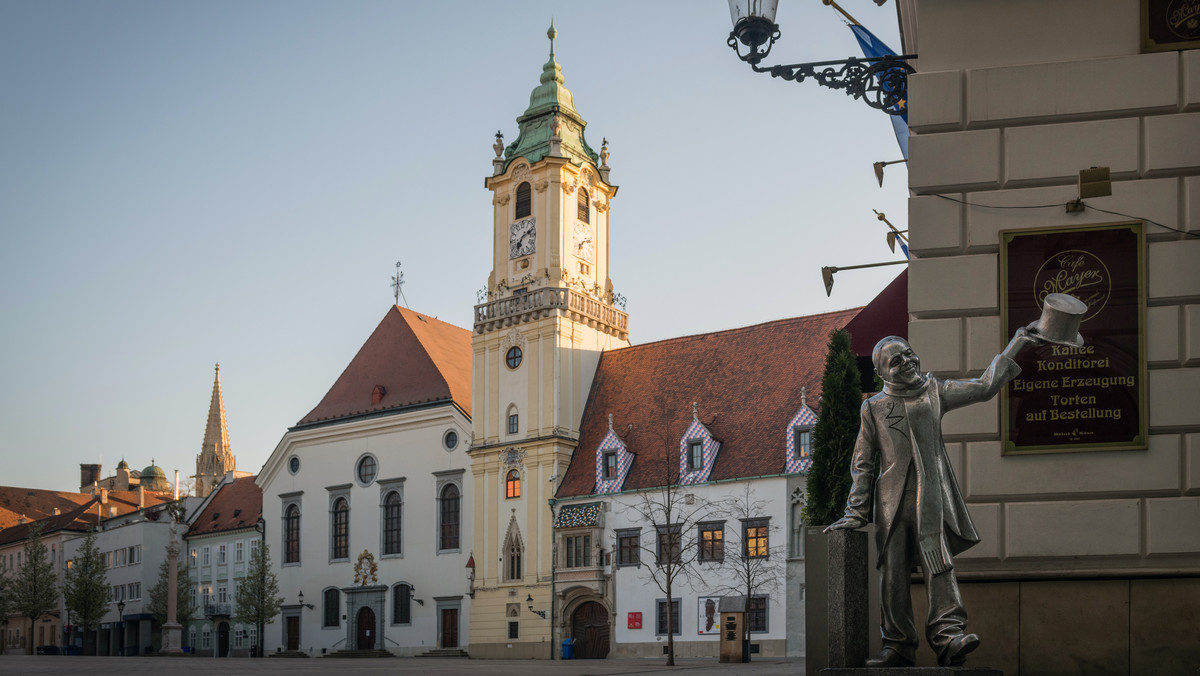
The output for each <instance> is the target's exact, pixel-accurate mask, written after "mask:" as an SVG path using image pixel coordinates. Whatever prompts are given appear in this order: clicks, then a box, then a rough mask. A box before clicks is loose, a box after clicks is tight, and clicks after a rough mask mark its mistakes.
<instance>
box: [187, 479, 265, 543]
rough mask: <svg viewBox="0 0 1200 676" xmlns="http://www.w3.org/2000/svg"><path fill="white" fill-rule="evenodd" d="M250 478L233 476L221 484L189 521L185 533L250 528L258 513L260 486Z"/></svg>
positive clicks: (191, 535)
mask: <svg viewBox="0 0 1200 676" xmlns="http://www.w3.org/2000/svg"><path fill="white" fill-rule="evenodd" d="M254 479H255V477H252V476H245V477H241V478H240V479H234V480H233V483H229V484H222V485H221V487H220V488H218V489H217V492H216V495H214V496H212V499H211V500H209V501H208V505H207V506H205V508H204V511H202V512H200V515H199V516H197V517H196V518H195V520H193V521H192V527H191V528H190V529H189V530H188V533H187V536H188V537H195V536H197V535H208V534H210V533H220V532H223V531H230V530H238V529H239V528H253V527H254V525H255V524H257V523H258V519H259V517H261V516H262V488H259V486H258V485H257V484H255V483H254Z"/></svg>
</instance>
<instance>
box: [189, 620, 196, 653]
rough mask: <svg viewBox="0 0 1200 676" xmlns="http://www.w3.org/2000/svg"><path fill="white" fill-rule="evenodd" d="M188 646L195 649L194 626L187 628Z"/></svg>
mask: <svg viewBox="0 0 1200 676" xmlns="http://www.w3.org/2000/svg"><path fill="white" fill-rule="evenodd" d="M188 645H189V646H190V647H193V648H195V647H196V626H195V625H192V626H190V627H188Z"/></svg>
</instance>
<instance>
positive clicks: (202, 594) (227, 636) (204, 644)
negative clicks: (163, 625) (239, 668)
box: [179, 527, 261, 657]
mask: <svg viewBox="0 0 1200 676" xmlns="http://www.w3.org/2000/svg"><path fill="white" fill-rule="evenodd" d="M260 541H261V534H260V533H259V532H258V531H256V530H255V529H254V528H253V527H251V528H244V529H241V530H235V531H226V532H222V533H214V534H211V535H201V536H198V537H189V538H188V539H187V544H186V546H184V547H183V548H182V551H181V553H180V562H179V563H180V565H183V564H184V563H186V564H187V567H188V579H189V581H190V587H191V589H190V591H189V593H190V594H191V597H192V601H193V603H194V604H195V608H196V613H195V615H194V617H193V619H192V620H191V621H190V622H188V623H187V625H185V626H184V628H183V644H184V645H185V646H188V648H189V649H190V652H193V653H196V654H197V655H204V656H209V657H245V656H247V655H249V654H250V652H251V646H255V645H257V644H258V627H256V626H254V625H253V624H241V623H238V622H234V621H233V619H232V616H233V614H234V612H235V611H236V605H235V604H236V602H237V601H236V597H237V590H238V585H240V584H241V580H242V578H244V577H245V576H246V567H247V566H248V565H249V564H250V555H251V554H252V553H253V551H254V550H255V549H256V548H257V547H258V546H259V543H260ZM206 561H207V564H206V563H205V562H206Z"/></svg>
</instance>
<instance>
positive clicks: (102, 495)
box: [100, 488, 108, 505]
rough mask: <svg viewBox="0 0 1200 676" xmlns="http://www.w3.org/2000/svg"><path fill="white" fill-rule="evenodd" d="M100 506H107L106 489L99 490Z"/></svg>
mask: <svg viewBox="0 0 1200 676" xmlns="http://www.w3.org/2000/svg"><path fill="white" fill-rule="evenodd" d="M100 504H102V505H107V504H108V489H107V488H101V489H100Z"/></svg>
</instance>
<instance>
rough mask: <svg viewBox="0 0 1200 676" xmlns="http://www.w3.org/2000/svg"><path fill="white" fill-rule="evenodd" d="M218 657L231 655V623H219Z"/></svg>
mask: <svg viewBox="0 0 1200 676" xmlns="http://www.w3.org/2000/svg"><path fill="white" fill-rule="evenodd" d="M217 657H229V623H228V622H222V623H221V624H219V625H217Z"/></svg>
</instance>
